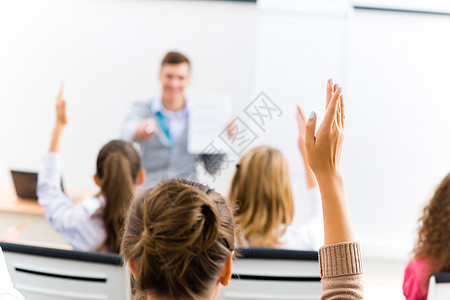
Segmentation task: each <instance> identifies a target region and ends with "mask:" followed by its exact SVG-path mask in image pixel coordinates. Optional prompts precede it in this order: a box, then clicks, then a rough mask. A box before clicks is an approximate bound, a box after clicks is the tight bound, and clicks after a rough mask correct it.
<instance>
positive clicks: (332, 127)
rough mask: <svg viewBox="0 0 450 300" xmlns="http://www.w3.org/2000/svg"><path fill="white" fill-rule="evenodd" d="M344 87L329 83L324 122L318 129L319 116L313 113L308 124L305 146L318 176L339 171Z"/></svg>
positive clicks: (343, 115)
mask: <svg viewBox="0 0 450 300" xmlns="http://www.w3.org/2000/svg"><path fill="white" fill-rule="evenodd" d="M341 92H342V87H339V85H337V84H336V85H333V86H332V87H331V85H330V81H329V82H328V84H327V99H326V105H327V110H326V113H325V117H324V119H323V122H322V124H321V125H320V127H319V130H318V131H317V135H315V131H316V119H317V116H316V114H315V113H314V112H312V113H311V115H310V117H309V120H308V122H307V124H306V135H305V146H306V152H307V160H308V163H309V165H310V166H311V168H312V170H313V171H314V173H315V174H316V176H320V175H321V174H323V173H330V172H331V173H335V172H337V173H339V172H340V158H341V151H342V145H343V141H344V120H345V112H344V101H343V97H342V95H341Z"/></svg>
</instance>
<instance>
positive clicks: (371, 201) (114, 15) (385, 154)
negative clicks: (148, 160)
mask: <svg viewBox="0 0 450 300" xmlns="http://www.w3.org/2000/svg"><path fill="white" fill-rule="evenodd" d="M264 2H266V4H267V3H268V2H267V1H263V2H262V3H263V4H264ZM281 2H282V1H280V3H281ZM285 2H286V1H284V2H283V3H285ZM274 3H275V2H274V1H272V2H271V3H269V5H263V6H258V5H256V4H253V3H238V2H222V1H217V2H216V1H137V0H136V1H122V0H112V1H111V0H110V1H102V0H92V1H87V0H83V1H64V2H60V1H52V0H44V1H27V0H20V1H2V2H0V45H1V46H0V101H1V109H0V128H1V129H0V139H1V140H2V141H3V145H2V147H1V148H0V157H1V160H0V181H1V182H5V181H9V180H10V176H9V173H8V170H9V168H19V169H27V170H29V169H31V170H37V169H38V168H39V165H40V159H41V157H42V155H43V154H44V153H45V152H46V150H47V147H48V143H49V139H50V134H51V128H52V125H53V121H54V100H55V96H56V94H57V92H58V89H59V84H60V81H61V80H62V79H65V80H66V91H67V92H66V96H67V103H68V104H67V107H68V110H69V125H68V127H67V130H66V132H65V135H64V138H63V141H62V151H63V159H64V180H65V184H66V186H70V187H75V188H88V189H93V188H94V184H93V182H92V181H91V176H92V174H93V173H94V172H95V169H94V167H95V155H96V153H97V152H98V150H99V148H100V147H101V146H102V145H103V144H104V143H105V142H106V141H108V140H110V139H112V138H117V137H118V136H119V132H120V127H121V124H122V121H123V119H124V117H125V114H126V111H127V110H128V108H129V107H130V105H131V103H132V102H133V101H136V100H139V99H148V97H150V96H151V95H154V94H155V93H158V91H159V86H158V81H157V71H158V68H159V62H160V60H161V58H162V56H163V55H164V53H165V52H166V51H168V50H171V49H178V50H181V51H183V52H185V53H186V54H188V55H189V57H190V58H191V60H192V61H193V81H192V86H191V87H190V89H189V93H190V94H194V95H195V94H196V93H208V92H219V93H221V92H223V93H232V95H233V97H234V113H235V115H242V113H243V109H244V108H245V106H246V104H247V103H249V101H251V100H253V99H254V97H256V95H257V94H258V93H259V92H260V91H261V90H263V91H265V92H267V93H268V95H269V96H271V97H272V98H273V99H276V101H277V103H279V104H280V106H281V107H283V110H284V115H283V119H280V120H282V121H280V122H281V123H277V124H275V123H274V125H273V126H272V127H271V128H270V129H268V131H267V134H268V135H265V136H264V135H262V134H261V139H260V140H259V143H271V144H273V145H274V146H276V147H279V148H281V149H282V150H283V151H285V153H286V155H287V156H288V158H289V160H290V162H291V168H292V173H293V183H294V186H295V189H296V196H297V198H298V200H297V201H298V202H297V203H298V204H299V205H297V210H298V213H299V214H301V209H300V210H299V207H300V208H301V203H302V200H301V198H302V195H303V193H304V184H303V180H304V178H303V174H302V164H301V161H300V159H299V156H298V153H297V151H296V149H295V148H293V147H295V139H296V131H297V128H296V124H295V119H294V110H293V109H294V106H295V104H296V103H299V102H300V103H302V105H303V106H304V107H305V108H306V110H307V112H306V113H307V114H308V113H309V111H310V110H311V109H315V110H316V111H317V112H318V113H319V115H320V114H321V113H322V111H323V108H322V106H323V103H322V102H323V96H324V92H323V90H322V88H323V85H324V84H325V81H326V79H327V77H328V76H333V78H335V80H338V81H339V82H341V83H343V85H344V94H345V101H346V109H347V126H346V141H345V147H344V156H343V171H344V174H345V176H346V183H347V192H348V196H349V203H350V206H351V214H352V219H353V222H354V225H355V227H356V229H357V233H358V236H359V238H360V239H361V241H362V242H363V247H365V253H366V255H374V256H377V255H378V256H380V255H381V256H386V257H395V258H400V259H406V258H407V256H408V251H409V249H410V248H411V247H412V241H413V239H414V231H415V228H416V220H417V218H418V216H419V214H420V210H421V208H422V207H423V205H424V203H425V202H426V201H427V200H428V199H429V197H430V196H431V193H432V191H433V189H434V188H435V186H436V185H437V184H438V183H439V181H440V179H441V178H442V177H443V176H444V175H445V174H446V173H447V172H448V170H449V166H450V156H449V155H448V153H449V150H450V141H449V140H448V137H449V136H450V119H449V118H448V117H447V112H448V111H449V109H450V101H449V96H448V93H447V91H446V86H447V85H448V84H447V82H448V81H449V75H448V72H447V70H448V69H449V67H450V61H449V59H448V55H447V54H448V53H449V50H450V44H449V42H448V39H446V38H445V37H447V36H449V34H450V24H449V23H450V17H446V16H431V15H418V14H403V13H389V12H370V11H369V12H368V11H358V10H357V11H353V10H352V9H351V8H350V6H349V5H348V4H347V3H346V2H345V1H342V2H337V3H334V4H333V5H337V7H335V8H336V10H337V12H336V11H334V12H333V9H331V10H330V3H329V2H319V1H316V4H314V5H312V6H313V7H312V8H311V7H310V6H311V3H310V2H306V1H305V2H302V1H297V2H296V4H293V3H294V2H291V3H290V4H289V5H291V6H289V5H288V6H287V7H283V5H281V4H280V6H276V5H275V4H274ZM308 3H309V4H308ZM273 5H275V6H273ZM292 5H293V6H295V7H294V8H293V7H292ZM308 5H309V6H308ZM321 5H322V7H321ZM305 7H306V8H305ZM324 11H325V13H324ZM330 16H331V17H330ZM280 20H283V21H282V22H280ZM321 20H322V21H323V20H327V21H326V22H325V21H323V22H322V21H321ZM330 22H331V23H332V24H331V25H330ZM333 22H334V23H333ZM302 24H303V25H302ZM305 24H306V25H307V26H306V25H305ZM300 25H302V26H303V27H302V26H300ZM274 28H277V29H278V30H282V32H280V34H279V35H277V32H276V31H274V30H273V29H274ZM271 30H272V31H271ZM291 31H292V35H291V34H290V32H291ZM327 34H329V35H330V38H328V37H327V36H326V35H327ZM315 37H317V39H315ZM271 39H273V40H271ZM305 39H309V40H308V41H309V42H305ZM310 41H316V42H315V43H314V44H312V43H310ZM330 43H332V45H330ZM267 45H270V47H271V48H270V49H269V50H268V48H266V47H267ZM287 47H289V49H288V50H289V51H287V53H289V54H292V53H296V51H297V50H298V53H304V54H303V57H302V56H300V57H301V59H298V60H293V61H292V63H287V64H283V63H281V64H277V63H276V62H278V61H280V58H283V54H284V53H286V49H287ZM327 51H330V52H331V54H330V57H327V56H326V53H327ZM314 54H320V55H322V56H321V57H323V60H321V63H320V64H319V63H318V64H317V66H315V62H317V57H314V58H312V59H311V60H308V59H305V55H314ZM305 61H309V64H306V65H305ZM330 61H331V63H329V62H330ZM302 64H303V66H306V69H301V68H298V66H299V65H302ZM296 66H297V67H296ZM302 70H305V72H306V70H307V71H308V72H307V73H305V72H302ZM297 76H298V77H302V78H309V80H305V79H297ZM318 89H320V90H318ZM291 109H292V111H290V110H291ZM105 111H107V113H104V112H105ZM280 132H281V133H280ZM255 145H256V144H255ZM231 166H233V165H231ZM232 173H233V168H232V167H231V168H228V169H227V170H224V172H223V176H222V177H221V178H218V179H217V180H216V181H214V182H212V180H211V178H205V180H208V182H212V184H213V185H215V186H216V187H217V188H218V190H219V191H221V192H225V193H226V191H227V188H228V183H229V180H230V177H231V175H232Z"/></svg>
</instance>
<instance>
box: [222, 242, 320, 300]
mask: <svg viewBox="0 0 450 300" xmlns="http://www.w3.org/2000/svg"><path fill="white" fill-rule="evenodd" d="M237 253H238V255H239V256H238V259H237V260H236V261H234V262H233V268H232V279H231V282H230V284H229V285H228V286H226V287H222V289H221V292H220V294H219V297H218V299H219V300H250V299H254V300H256V299H258V300H292V299H305V300H306V299H319V298H320V295H321V294H322V286H321V284H320V275H319V263H318V254H317V252H314V251H292V250H281V249H266V248H264V249H263V248H253V249H239V250H238V251H237Z"/></svg>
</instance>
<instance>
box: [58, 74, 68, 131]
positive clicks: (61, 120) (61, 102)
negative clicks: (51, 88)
mask: <svg viewBox="0 0 450 300" xmlns="http://www.w3.org/2000/svg"><path fill="white" fill-rule="evenodd" d="M66 124H67V114H66V100H65V99H64V81H63V82H62V83H61V89H60V90H59V94H58V97H57V98H56V125H57V126H60V127H64V126H65V125H66Z"/></svg>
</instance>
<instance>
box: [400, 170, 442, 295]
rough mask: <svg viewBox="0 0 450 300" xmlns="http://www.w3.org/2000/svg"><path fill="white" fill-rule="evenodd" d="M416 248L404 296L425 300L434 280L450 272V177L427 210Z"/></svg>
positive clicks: (409, 266) (406, 272)
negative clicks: (432, 277) (434, 277)
mask: <svg viewBox="0 0 450 300" xmlns="http://www.w3.org/2000/svg"><path fill="white" fill-rule="evenodd" d="M419 223H420V228H419V232H418V239H417V242H416V245H415V247H414V250H413V253H414V258H413V259H412V260H411V261H410V262H409V264H408V266H407V267H406V269H405V276H404V281H403V294H404V295H405V297H406V299H408V300H409V299H414V300H422V299H423V300H425V299H427V294H428V283H429V281H430V276H431V274H433V273H438V272H450V173H449V174H447V176H445V177H444V179H443V180H442V182H441V183H440V184H439V186H438V188H437V189H436V191H435V193H434V196H433V198H431V200H430V202H429V203H428V205H427V206H426V207H425V208H424V209H423V215H422V217H421V218H420V219H419Z"/></svg>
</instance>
